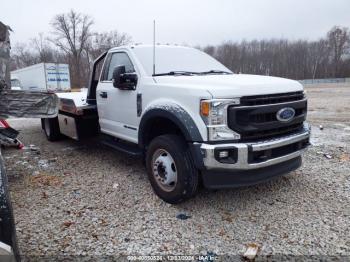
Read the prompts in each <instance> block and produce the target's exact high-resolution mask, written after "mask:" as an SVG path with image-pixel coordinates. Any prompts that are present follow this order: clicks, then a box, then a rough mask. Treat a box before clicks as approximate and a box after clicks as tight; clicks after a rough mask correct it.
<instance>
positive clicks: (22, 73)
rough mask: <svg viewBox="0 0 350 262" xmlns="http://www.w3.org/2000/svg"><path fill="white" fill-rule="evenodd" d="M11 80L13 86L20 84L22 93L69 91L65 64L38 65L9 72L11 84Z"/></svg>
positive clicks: (67, 70) (68, 77) (67, 69)
mask: <svg viewBox="0 0 350 262" xmlns="http://www.w3.org/2000/svg"><path fill="white" fill-rule="evenodd" d="M12 80H14V81H13V84H14V85H15V84H16V85H17V84H20V87H21V90H24V91H41V92H51V93H53V92H58V91H61V92H62V91H63V92H64V91H70V90H71V85H70V74H69V66H68V65H67V64H55V63H40V64H35V65H32V66H28V67H25V68H21V69H18V70H15V71H12V72H11V84H12ZM15 80H16V81H15ZM15 90H19V89H18V88H15Z"/></svg>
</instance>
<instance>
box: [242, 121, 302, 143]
mask: <svg viewBox="0 0 350 262" xmlns="http://www.w3.org/2000/svg"><path fill="white" fill-rule="evenodd" d="M303 127H304V125H303V123H298V124H294V125H289V126H284V127H279V128H273V129H268V130H262V131H252V132H247V133H244V134H242V135H241V139H242V141H257V140H261V139H267V138H278V137H282V136H286V135H290V134H293V133H297V132H299V131H301V130H302V129H303Z"/></svg>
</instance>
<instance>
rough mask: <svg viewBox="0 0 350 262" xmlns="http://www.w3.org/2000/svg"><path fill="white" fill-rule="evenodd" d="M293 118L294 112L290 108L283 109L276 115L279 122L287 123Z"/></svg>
mask: <svg viewBox="0 0 350 262" xmlns="http://www.w3.org/2000/svg"><path fill="white" fill-rule="evenodd" d="M294 116H295V110H294V108H291V107H285V108H282V109H281V110H279V111H278V112H277V114H276V117H277V120H278V121H280V122H289V121H291V120H292V119H293V117H294Z"/></svg>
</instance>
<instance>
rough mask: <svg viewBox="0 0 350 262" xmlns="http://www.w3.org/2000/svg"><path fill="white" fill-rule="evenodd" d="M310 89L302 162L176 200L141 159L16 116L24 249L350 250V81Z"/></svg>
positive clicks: (13, 155)
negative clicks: (277, 173) (158, 188)
mask: <svg viewBox="0 0 350 262" xmlns="http://www.w3.org/2000/svg"><path fill="white" fill-rule="evenodd" d="M307 91H308V96H309V108H310V113H309V121H310V123H311V124H312V126H313V138H312V142H313V146H312V147H310V149H309V150H308V152H307V153H306V154H305V157H304V164H303V167H302V168H301V169H299V170H297V171H296V172H293V173H291V174H289V175H287V176H284V177H280V178H277V179H275V180H273V181H270V182H267V183H264V184H260V185H257V186H252V187H244V188H240V189H234V190H219V191H214V192H213V191H208V190H205V189H201V190H200V192H199V194H198V196H197V197H196V198H194V199H191V200H190V201H188V202H186V203H183V204H180V205H177V206H172V205H169V204H166V203H164V202H162V201H161V200H160V199H158V198H157V197H156V196H155V194H153V192H152V189H151V186H150V184H149V182H148V180H147V177H146V172H145V168H144V167H143V165H142V161H141V160H140V159H135V158H131V157H128V156H125V155H123V154H121V153H118V152H116V151H113V150H112V149H109V148H107V147H104V146H102V145H99V144H98V143H95V142H94V141H87V142H84V143H78V142H75V141H72V140H68V139H66V140H62V141H60V142H56V143H50V142H48V141H46V138H45V136H44V134H43V133H42V131H41V127H40V121H39V120H35V119H33V120H17V119H13V120H11V121H10V123H11V124H12V125H13V127H15V128H18V129H20V130H21V137H20V138H21V139H22V141H23V142H24V143H25V144H26V145H27V147H28V148H26V149H25V150H16V149H6V150H4V151H3V154H4V158H5V163H6V166H7V172H8V176H9V182H10V189H11V196H12V201H13V205H14V211H15V218H16V224H17V236H18V241H19V247H20V249H21V252H22V255H25V256H37V255H45V256H49V257H50V256H57V255H81V254H83V255H92V256H98V255H127V254H132V255H136V254H140V255H146V254H152V255H156V254H158V255H160V254H163V255H164V254H177V255H179V254H182V255H189V254H203V255H205V254H208V253H214V254H218V255H219V256H221V255H242V254H243V253H244V252H245V250H246V248H247V245H249V244H251V243H255V244H257V245H258V246H259V251H258V256H264V255H276V254H283V255H310V254H313V255H325V256H329V255H347V256H350V233H349V228H350V219H349V217H350V207H349V203H350V202H349V201H350V143H349V141H350V86H343V85H324V86H308V87H307ZM319 125H323V127H324V129H323V130H320V128H319ZM30 145H32V146H31V147H30ZM325 154H326V155H325ZM180 213H184V214H186V215H189V216H190V218H188V219H186V220H181V219H178V218H177V217H176V216H177V215H178V214H180Z"/></svg>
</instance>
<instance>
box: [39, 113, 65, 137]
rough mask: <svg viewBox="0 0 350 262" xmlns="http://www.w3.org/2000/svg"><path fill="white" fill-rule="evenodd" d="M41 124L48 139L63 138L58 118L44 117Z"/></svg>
mask: <svg viewBox="0 0 350 262" xmlns="http://www.w3.org/2000/svg"><path fill="white" fill-rule="evenodd" d="M41 125H42V128H43V130H44V133H45V135H46V138H47V140H49V141H51V142H53V141H58V140H59V139H60V138H61V132H60V126H59V124H58V118H57V117H55V118H42V119H41Z"/></svg>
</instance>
